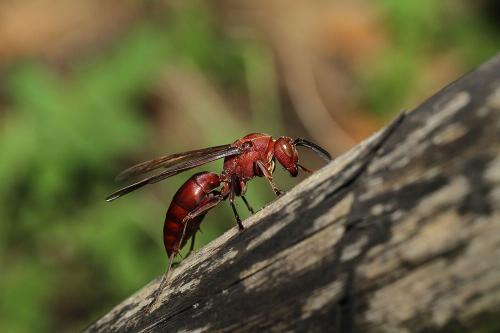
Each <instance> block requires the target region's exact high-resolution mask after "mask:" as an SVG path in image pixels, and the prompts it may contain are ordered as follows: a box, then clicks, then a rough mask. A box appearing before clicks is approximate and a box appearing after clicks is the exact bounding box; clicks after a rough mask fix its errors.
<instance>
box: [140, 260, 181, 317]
mask: <svg viewBox="0 0 500 333" xmlns="http://www.w3.org/2000/svg"><path fill="white" fill-rule="evenodd" d="M176 255H177V253H176V252H173V253H172V254H171V255H170V257H169V262H168V267H167V271H166V272H165V274H163V276H162V278H161V281H160V285H159V286H158V288H157V289H156V290H155V292H154V293H153V299H152V300H151V302H149V304H148V305H147V307H146V312H151V309H152V308H153V306H154V305H155V304H156V302H157V301H158V297H159V296H160V294H161V292H162V291H163V289H165V286H166V284H167V282H168V278H169V276H170V270H171V269H172V265H173V263H174V257H175V256H176Z"/></svg>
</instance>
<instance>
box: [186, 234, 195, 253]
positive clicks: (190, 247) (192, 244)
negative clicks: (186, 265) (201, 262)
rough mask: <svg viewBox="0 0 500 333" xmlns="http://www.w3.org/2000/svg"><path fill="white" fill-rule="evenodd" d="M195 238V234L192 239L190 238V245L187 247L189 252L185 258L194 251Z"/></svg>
mask: <svg viewBox="0 0 500 333" xmlns="http://www.w3.org/2000/svg"><path fill="white" fill-rule="evenodd" d="M195 237H196V232H195V233H194V234H193V237H191V245H190V246H189V251H188V253H187V254H186V258H187V257H189V255H190V254H191V252H193V249H194V239H195Z"/></svg>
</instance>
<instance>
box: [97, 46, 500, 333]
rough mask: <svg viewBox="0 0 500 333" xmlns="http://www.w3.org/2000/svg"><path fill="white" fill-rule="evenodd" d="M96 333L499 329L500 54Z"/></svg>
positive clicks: (148, 291)
mask: <svg viewBox="0 0 500 333" xmlns="http://www.w3.org/2000/svg"><path fill="white" fill-rule="evenodd" d="M244 224H245V226H246V227H247V229H246V230H245V231H244V232H242V233H238V232H237V230H236V228H233V229H231V230H229V231H228V232H226V233H225V234H224V235H222V236H221V237H219V238H218V239H217V240H215V241H213V242H212V243H210V244H209V245H208V246H206V247H205V248H203V249H202V250H201V251H199V252H198V253H196V254H194V255H193V256H192V257H190V258H188V259H187V260H185V261H184V262H183V263H182V264H181V265H180V266H179V267H177V268H176V269H175V270H174V272H173V274H172V278H171V283H170V286H169V288H168V290H166V291H165V292H164V293H163V294H162V295H161V297H160V303H161V305H159V306H158V307H157V308H155V309H154V310H153V312H152V313H145V312H144V308H145V306H146V305H147V304H148V302H149V301H150V299H151V295H152V293H153V291H154V290H155V288H156V287H157V285H158V281H159V279H156V280H155V281H153V282H151V283H150V284H149V285H147V286H146V287H144V288H143V289H142V290H140V291H138V292H137V293H136V294H135V295H133V296H131V297H130V298H129V299H127V300H125V301H124V302H123V303H121V304H120V305H118V306H117V307H116V308H115V309H113V310H112V311H111V312H109V313H108V314H107V315H106V316H104V317H103V318H101V319H100V320H98V321H97V322H96V323H94V324H93V325H92V326H90V327H89V328H88V330H87V331H88V332H125V331H142V332H179V331H196V332H203V331H239V332H244V331H248V332H255V331H275V332H282V331H308V332H326V331H338V332H351V331H359V332H361V331H362V332H364V331H366V332H438V331H439V332H458V331H467V332H468V331H471V330H473V329H474V330H475V331H476V332H493V331H500V55H498V56H497V57H496V58H494V59H493V60H491V61H490V62H488V63H486V64H484V65H483V66H482V67H480V68H479V69H477V70H476V71H474V72H472V73H470V74H468V75H466V76H465V77H463V78H461V79H459V80H458V81H457V82H455V83H453V84H451V85H450V86H448V87H446V88H445V89H443V90H442V91H441V92H439V93H437V94H436V95H435V96H433V97H432V98H430V99H429V100H428V101H426V102H425V103H424V104H422V105H421V106H420V107H418V108H417V109H415V110H414V111H412V112H408V113H406V114H403V115H401V116H400V117H399V118H398V119H396V120H395V121H394V122H393V123H392V124H391V125H390V126H389V127H387V128H386V129H384V130H383V131H381V132H379V133H377V134H375V135H374V136H373V137H371V138H370V139H368V140H367V141H365V142H363V143H361V144H360V145H358V146H356V147H355V148H354V149H352V150H351V151H350V152H348V153H347V154H345V155H343V156H341V157H339V158H337V159H336V160H335V161H334V162H332V163H330V164H329V165H328V166H327V167H325V168H323V169H322V170H320V171H318V172H317V173H315V174H314V175H312V176H311V177H309V178H308V179H307V180H306V181H304V182H302V183H301V184H299V185H298V186H296V187H295V188H294V189H293V190H292V191H290V192H289V193H287V194H286V195H285V196H283V197H281V198H279V199H278V200H276V201H275V202H273V203H272V204H270V205H269V206H267V207H265V208H264V209H263V210H261V211H260V212H258V213H257V214H255V215H254V216H252V217H250V218H249V219H247V220H246V221H244Z"/></svg>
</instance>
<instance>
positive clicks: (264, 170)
mask: <svg viewBox="0 0 500 333" xmlns="http://www.w3.org/2000/svg"><path fill="white" fill-rule="evenodd" d="M255 165H256V166H257V168H259V170H260V171H261V172H262V174H263V175H264V177H266V179H267V181H268V182H269V185H271V188H272V189H273V191H274V193H275V194H276V195H277V196H280V195H282V194H283V193H284V192H283V191H281V190H280V189H278V188H277V187H276V185H275V184H274V182H273V175H272V174H271V173H270V172H269V170H268V169H267V168H266V166H265V165H264V163H262V161H257V162H255Z"/></svg>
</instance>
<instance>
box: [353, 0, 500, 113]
mask: <svg viewBox="0 0 500 333" xmlns="http://www.w3.org/2000/svg"><path fill="white" fill-rule="evenodd" d="M378 4H379V6H380V8H381V9H382V11H383V13H384V17H385V19H386V22H385V23H387V24H388V26H387V27H388V28H389V29H388V30H389V31H390V33H391V41H390V44H389V47H387V48H385V49H384V51H383V52H382V54H380V55H379V56H378V57H377V58H376V60H375V61H374V62H373V63H370V64H367V65H366V66H364V67H363V68H362V69H361V71H360V78H361V83H362V87H363V88H362V89H361V98H362V99H363V100H364V103H365V104H366V106H367V108H368V109H369V110H371V111H373V112H374V113H376V114H378V115H382V116H387V115H391V114H394V113H397V112H399V111H400V110H401V109H403V108H408V107H411V106H412V105H405V104H404V103H405V102H406V101H408V99H409V98H410V97H411V93H412V91H413V88H414V87H415V85H416V84H417V83H418V82H419V81H421V80H422V75H423V73H422V71H421V69H422V68H425V67H426V65H429V64H430V63H431V62H432V58H433V57H434V56H435V54H437V53H441V54H442V53H446V52H448V53H451V54H453V55H454V56H455V57H456V58H457V59H460V61H461V62H462V63H461V64H460V65H462V66H463V71H466V70H468V69H470V68H473V67H475V66H478V65H479V64H480V63H482V62H483V61H485V60H486V59H488V58H490V57H492V56H493V55H494V54H495V53H496V52H498V48H499V46H500V37H499V36H498V33H496V32H495V30H494V29H493V27H491V26H490V25H488V24H487V23H486V21H485V20H484V18H481V17H480V13H478V12H477V11H475V10H474V9H475V8H474V6H472V5H471V4H468V3H466V2H464V1H434V0H421V1H398V0H379V1H378Z"/></svg>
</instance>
